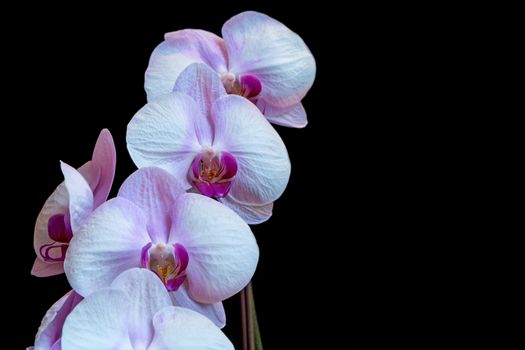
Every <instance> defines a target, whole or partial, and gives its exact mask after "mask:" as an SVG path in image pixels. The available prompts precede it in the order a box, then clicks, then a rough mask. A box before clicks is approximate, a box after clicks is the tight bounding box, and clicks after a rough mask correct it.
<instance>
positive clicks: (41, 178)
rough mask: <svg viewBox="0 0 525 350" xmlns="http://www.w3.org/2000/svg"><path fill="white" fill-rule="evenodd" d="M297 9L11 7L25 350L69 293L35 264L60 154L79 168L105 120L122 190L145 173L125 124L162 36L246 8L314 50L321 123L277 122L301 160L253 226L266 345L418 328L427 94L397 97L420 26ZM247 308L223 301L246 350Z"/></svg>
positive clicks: (368, 14) (374, 11)
mask: <svg viewBox="0 0 525 350" xmlns="http://www.w3.org/2000/svg"><path fill="white" fill-rule="evenodd" d="M284 6H285V4H284V2H283V4H281V3H280V2H267V1H265V2H257V1H255V2H254V1H252V2H234V1H226V2H220V3H216V4H215V5H214V6H209V5H206V4H202V3H197V2H195V4H194V5H192V4H191V3H188V4H186V5H184V6H182V5H179V4H171V5H170V6H166V5H163V6H160V5H158V4H157V5H153V4H152V5H147V4H146V3H145V4H144V5H142V8H133V9H132V8H130V7H129V6H124V7H122V8H120V9H111V10H110V9H108V8H97V9H94V8H89V7H81V6H78V8H75V9H74V8H68V7H60V8H53V7H50V6H49V5H47V4H46V6H41V7H28V8H27V9H20V10H18V11H16V13H12V14H10V13H6V16H9V15H13V16H15V17H14V18H16V20H15V25H14V27H11V28H10V29H9V30H7V31H4V35H5V36H6V37H7V39H8V40H7V41H8V44H10V46H9V47H8V49H6V52H5V53H4V58H6V59H7V60H8V63H7V64H6V65H5V66H4V70H5V75H6V76H7V75H9V77H12V78H13V79H12V80H10V81H9V82H7V80H6V81H5V82H4V83H5V84H6V85H8V86H6V87H7V88H8V89H9V91H10V93H11V96H8V98H7V99H5V101H4V103H5V105H6V108H5V109H4V112H3V113H2V115H3V116H2V118H3V120H4V124H3V125H4V126H3V128H2V131H3V134H4V139H3V143H4V144H5V145H4V162H5V164H6V167H5V170H4V173H5V175H7V176H8V180H7V181H6V184H5V185H6V186H5V187H6V188H5V189H4V201H5V203H6V204H7V212H6V213H5V214H4V215H6V217H5V218H4V220H3V222H4V223H5V225H6V227H5V232H4V235H5V236H4V237H5V240H4V245H3V246H4V249H7V250H9V252H10V253H12V254H13V257H10V258H9V259H6V260H7V261H6V262H5V264H8V266H9V269H8V270H9V272H10V273H12V274H13V276H9V277H8V278H9V281H10V282H13V283H10V284H9V288H10V289H12V291H14V293H15V296H14V300H16V305H17V306H18V307H19V308H20V310H22V311H23V312H22V315H20V317H14V321H13V322H12V323H11V326H12V327H13V329H15V330H16V333H14V334H16V335H13V336H12V337H10V338H11V339H12V340H14V341H15V345H14V347H13V348H22V347H25V346H29V345H32V344H33V339H34V335H35V333H36V331H37V328H38V325H39V323H40V320H41V318H42V317H43V316H44V314H45V311H46V310H47V308H48V307H49V306H51V304H52V303H53V302H54V301H56V300H57V299H58V298H59V297H61V296H62V295H63V294H64V293H65V292H66V291H67V290H68V284H67V281H66V279H65V276H64V275H61V276H55V277H50V278H45V279H40V278H36V277H33V276H31V275H30V270H31V266H32V264H33V260H34V257H35V255H34V251H33V248H32V240H33V225H34V221H35V219H36V216H37V214H38V212H39V210H40V208H41V206H42V204H43V203H44V201H45V200H46V198H47V197H48V196H49V194H50V193H51V192H52V191H53V189H54V188H55V187H56V185H58V183H60V182H61V181H62V176H61V172H60V168H59V160H63V161H65V162H67V163H69V164H71V165H72V166H75V167H78V166H80V165H81V164H83V163H84V162H85V161H86V160H88V159H89V158H90V155H91V152H92V149H93V146H94V143H95V140H96V138H97V136H98V133H99V131H100V130H101V129H102V128H108V129H109V130H110V131H111V133H112V134H113V137H114V139H115V143H116V147H117V173H116V178H115V183H114V187H113V192H112V195H114V194H115V193H116V190H117V189H118V186H119V185H120V184H121V183H122V181H123V180H124V179H125V178H126V177H127V176H128V175H129V174H130V173H131V172H132V171H133V170H134V169H135V168H134V165H133V163H132V161H131V159H130V158H129V155H128V153H127V150H126V144H125V133H126V125H127V123H128V122H129V120H130V119H131V117H132V116H133V115H134V113H135V112H136V111H137V110H138V109H139V108H140V107H142V106H143V105H144V104H145V102H146V98H145V93H144V89H143V82H144V80H143V79H144V77H143V75H144V71H145V69H146V67H147V63H148V59H149V55H150V54H151V51H152V50H153V48H154V47H155V46H156V45H157V44H158V43H160V42H161V41H162V39H163V34H164V33H165V32H169V31H174V30H178V29H183V28H201V29H205V30H208V31H212V32H214V33H217V34H220V29H221V26H222V24H223V23H224V22H225V21H226V20H227V19H228V18H230V17H231V16H233V15H235V14H237V13H239V12H242V11H244V10H256V11H260V12H264V13H266V14H268V15H270V16H272V17H274V18H276V19H277V20H279V21H281V22H283V23H285V24H286V25H287V26H288V27H289V28H291V29H292V30H294V31H295V32H297V33H298V34H299V35H300V36H301V37H302V38H303V39H304V41H305V42H306V44H307V45H308V46H309V48H310V50H311V51H312V53H313V55H314V56H315V58H316V62H317V77H316V80H315V83H314V86H313V88H312V89H311V90H310V92H309V93H308V95H307V96H306V98H305V99H304V100H303V103H304V106H305V108H306V110H307V112H308V118H309V125H308V126H307V127H306V128H305V129H302V130H296V129H287V128H283V127H278V126H277V127H276V129H277V131H278V132H279V134H280V135H281V136H282V138H283V140H284V141H285V143H286V145H287V148H288V151H289V154H290V158H291V161H292V175H291V179H290V183H289V185H288V188H287V190H286V192H285V193H284V195H283V196H282V197H281V198H280V199H279V200H278V201H277V202H276V204H275V209H274V215H273V217H272V218H271V220H270V221H269V222H267V223H265V224H262V225H259V226H255V227H253V231H254V233H255V235H256V237H257V239H258V242H259V246H260V251H261V258H260V262H259V266H258V270H257V272H256V275H255V278H254V288H255V298H256V305H257V308H258V309H257V311H258V314H259V321H260V327H261V332H262V336H263V344H264V346H265V348H266V349H269V350H273V349H290V348H293V349H295V348H305V347H310V346H313V345H314V344H322V345H320V348H322V349H330V348H336V347H337V348H352V349H353V348H356V349H361V348H368V347H371V346H372V345H371V344H373V343H375V342H377V341H379V340H381V341H384V340H387V342H389V343H392V342H393V341H389V340H391V337H398V336H399V335H400V334H405V333H410V332H411V330H410V329H405V328H404V327H402V326H401V325H400V322H401V319H402V318H403V315H404V312H403V309H404V305H403V304H404V303H405V302H406V301H407V299H410V298H411V295H412V294H414V295H415V294H417V291H418V289H417V288H416V289H412V288H406V286H405V285H404V281H405V278H406V277H405V276H406V269H410V268H413V267H409V266H412V265H410V261H407V260H408V259H407V255H405V253H404V252H403V247H404V246H405V243H406V244H412V243H413V241H412V239H413V237H412V236H408V235H406V232H412V231H414V230H415V229H417V227H415V226H417V222H416V221H414V220H412V219H413V218H414V217H417V216H418V215H419V214H420V211H419V210H420V209H419V210H418V209H414V207H417V206H418V204H419V203H420V202H419V199H418V196H417V195H415V196H414V190H413V188H412V189H411V190H410V193H408V192H409V190H408V188H407V183H410V182H411V181H412V179H413V180H414V181H417V180H416V179H417V177H418V172H419V171H421V170H420V169H415V170H414V172H412V171H410V172H407V171H406V168H404V166H405V165H406V153H405V151H406V150H407V149H408V148H410V147H411V146H412V145H413V142H412V141H409V140H412V139H411V137H412V136H413V135H411V134H410V132H409V131H408V129H409V128H410V127H413V126H414V125H413V124H412V123H413V120H412V119H410V120H409V119H408V118H407V117H406V116H407V115H410V114H412V113H414V109H413V108H414V106H411V107H407V105H403V106H401V105H400V103H401V102H400V100H399V99H405V98H406V97H407V96H404V91H405V90H404V87H405V85H406V84H407V81H406V79H408V78H405V71H404V69H406V63H407V62H408V63H409V64H410V62H411V61H414V62H415V61H416V60H417V57H418V55H422V53H420V52H418V53H415V55H406V54H404V53H403V52H404V50H405V48H406V46H405V45H406V44H405V41H404V40H405V37H404V34H403V33H404V31H405V29H406V30H408V29H411V30H417V28H413V27H411V28H406V23H405V22H403V20H401V19H399V20H398V19H396V18H395V15H393V12H391V10H392V9H390V8H386V7H380V6H375V5H371V6H370V7H365V6H360V5H359V6H356V5H353V6H351V5H350V6H348V7H347V9H346V10H345V9H340V8H334V7H333V6H331V5H329V4H326V5H325V6H320V5H319V4H315V5H314V4H312V5H308V4H306V2H305V3H303V4H301V5H300V7H292V6H290V4H287V5H286V6H288V7H284ZM396 11H398V12H399V11H400V10H399V8H397V9H396ZM401 12H402V10H401ZM423 20H424V19H423ZM414 64H415V63H414ZM413 78H414V77H413V76H412V77H411V79H413ZM414 84H416V85H417V81H415V82H414ZM416 88H417V86H416ZM408 93H409V92H407V94H408ZM422 127H423V128H425V127H426V126H422ZM422 136H423V137H424V132H423V133H422ZM411 169H413V168H411ZM408 196H410V197H411V198H410V201H411V203H410V205H408V206H406V205H405V202H406V201H407V198H406V197H408ZM238 304H239V299H238V296H235V297H233V298H231V299H230V300H228V301H226V302H225V305H226V308H227V316H228V325H227V327H226V328H225V329H224V331H225V333H226V334H227V335H228V336H229V338H230V339H231V340H232V342H233V343H234V345H235V346H236V348H237V349H240V348H241V345H240V344H241V343H240V323H239V319H240V317H239V307H238ZM9 307H10V305H6V308H9ZM16 315H18V314H16ZM394 329H395V330H396V331H393V330H394Z"/></svg>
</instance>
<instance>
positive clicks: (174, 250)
mask: <svg viewBox="0 0 525 350" xmlns="http://www.w3.org/2000/svg"><path fill="white" fill-rule="evenodd" d="M140 260H141V266H142V267H143V268H147V269H149V270H151V271H152V272H154V273H155V274H156V275H157V276H158V277H159V278H160V280H161V281H162V283H164V285H165V286H166V289H167V290H168V291H170V292H174V291H176V290H178V289H179V287H180V286H181V285H182V284H183V283H184V282H185V281H186V268H187V267H188V262H189V256H188V252H187V251H186V248H184V246H183V245H182V244H180V243H176V244H163V243H157V244H153V243H152V242H150V243H148V244H146V245H145V246H144V247H143V248H142V252H141V259H140Z"/></svg>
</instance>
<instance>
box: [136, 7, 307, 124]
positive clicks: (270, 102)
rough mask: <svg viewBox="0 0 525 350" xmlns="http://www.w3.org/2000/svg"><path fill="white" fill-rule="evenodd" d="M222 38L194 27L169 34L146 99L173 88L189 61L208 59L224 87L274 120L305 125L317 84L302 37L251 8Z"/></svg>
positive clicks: (154, 61)
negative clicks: (304, 102) (307, 98)
mask: <svg viewBox="0 0 525 350" xmlns="http://www.w3.org/2000/svg"><path fill="white" fill-rule="evenodd" d="M222 36H223V38H220V37H218V36H217V35H215V34H213V33H210V32H207V31H204V30H195V29H185V30H179V31H176V32H172V33H167V34H165V36H164V41H163V42H162V43H161V44H160V45H158V46H157V47H156V48H155V50H154V51H153V53H152V54H151V58H150V61H149V66H148V69H147V70H146V76H145V89H146V93H147V95H148V101H153V100H154V99H155V98H157V97H159V96H162V95H164V94H166V93H169V92H171V91H172V90H173V86H174V84H175V81H177V79H178V77H179V74H180V73H181V72H182V71H183V70H184V69H185V68H186V67H187V66H188V65H190V64H191V63H195V62H199V63H204V64H206V65H208V66H209V67H211V68H212V69H213V70H214V71H215V72H216V74H217V76H219V77H220V79H221V81H222V83H223V84H224V87H225V88H226V91H227V92H228V93H230V94H236V95H241V96H244V97H246V98H248V99H250V100H251V101H252V102H254V103H255V104H256V105H257V106H258V107H259V108H260V109H261V111H262V112H263V113H264V115H265V116H266V118H268V120H269V121H270V122H272V123H275V124H279V125H283V126H289V127H295V128H302V127H304V126H306V124H307V119H306V112H305V110H304V108H303V105H302V104H301V100H302V99H303V97H304V96H305V95H306V93H307V92H308V90H309V89H310V87H311V86H312V84H313V81H314V78H315V70H316V67H315V60H314V58H313V56H312V54H311V52H310V50H309V49H308V47H307V46H306V44H305V43H304V42H303V40H302V39H301V38H300V37H299V36H298V35H297V34H295V33H294V32H292V31H291V30H290V29H288V28H287V27H286V26H285V25H284V24H282V23H280V22H278V21H276V20H275V19H273V18H271V17H268V16H267V15H265V14H262V13H258V12H253V11H248V12H243V13H240V14H238V15H236V16H233V17H232V18H230V19H229V20H228V21H227V22H226V23H225V24H224V26H223V27H222Z"/></svg>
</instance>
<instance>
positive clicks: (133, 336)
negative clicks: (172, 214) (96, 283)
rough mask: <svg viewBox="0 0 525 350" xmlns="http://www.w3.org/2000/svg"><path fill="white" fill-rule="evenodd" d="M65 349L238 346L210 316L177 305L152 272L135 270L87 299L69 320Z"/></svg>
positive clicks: (228, 349)
mask: <svg viewBox="0 0 525 350" xmlns="http://www.w3.org/2000/svg"><path fill="white" fill-rule="evenodd" d="M62 349H63V350H92V349H97V350H110V349H120V350H138V349H141V350H146V349H148V350H189V349H203V350H233V345H232V343H231V342H230V341H229V340H228V338H226V336H225V335H224V334H223V333H222V332H221V330H220V329H219V328H218V327H217V326H215V325H214V324H213V323H212V322H211V321H210V320H208V319H207V318H206V317H203V316H201V315H200V314H198V313H196V312H194V311H192V310H188V309H185V308H181V307H176V306H173V305H172V302H171V299H170V296H169V294H168V292H167V291H166V288H165V287H164V285H163V284H162V282H161V281H160V279H159V278H158V277H157V276H155V274H153V273H152V272H150V271H148V270H145V269H138V268H134V269H130V270H128V271H125V272H123V273H122V274H120V275H119V276H118V277H117V278H116V279H115V280H114V281H113V282H112V283H111V285H110V287H109V288H105V289H102V290H99V291H97V292H95V293H93V294H91V295H89V296H88V297H86V299H84V300H83V301H82V302H81V303H80V304H78V305H77V307H76V308H75V309H74V310H73V312H72V313H71V314H70V315H69V317H68V318H67V319H66V322H65V324H64V329H63V332H62Z"/></svg>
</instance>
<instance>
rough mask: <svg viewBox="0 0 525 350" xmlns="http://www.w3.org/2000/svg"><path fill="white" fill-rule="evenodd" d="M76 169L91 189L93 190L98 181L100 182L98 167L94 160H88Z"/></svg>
mask: <svg viewBox="0 0 525 350" xmlns="http://www.w3.org/2000/svg"><path fill="white" fill-rule="evenodd" d="M77 170H78V172H79V173H81V174H82V176H83V177H84V179H86V181H87V183H88V184H89V187H90V188H91V190H92V191H95V189H96V188H97V186H98V183H99V182H100V174H101V171H100V167H99V166H98V165H97V164H95V162H93V161H91V160H90V161H88V162H86V163H85V164H84V165H82V166H81V167H80V168H78V169H77Z"/></svg>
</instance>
